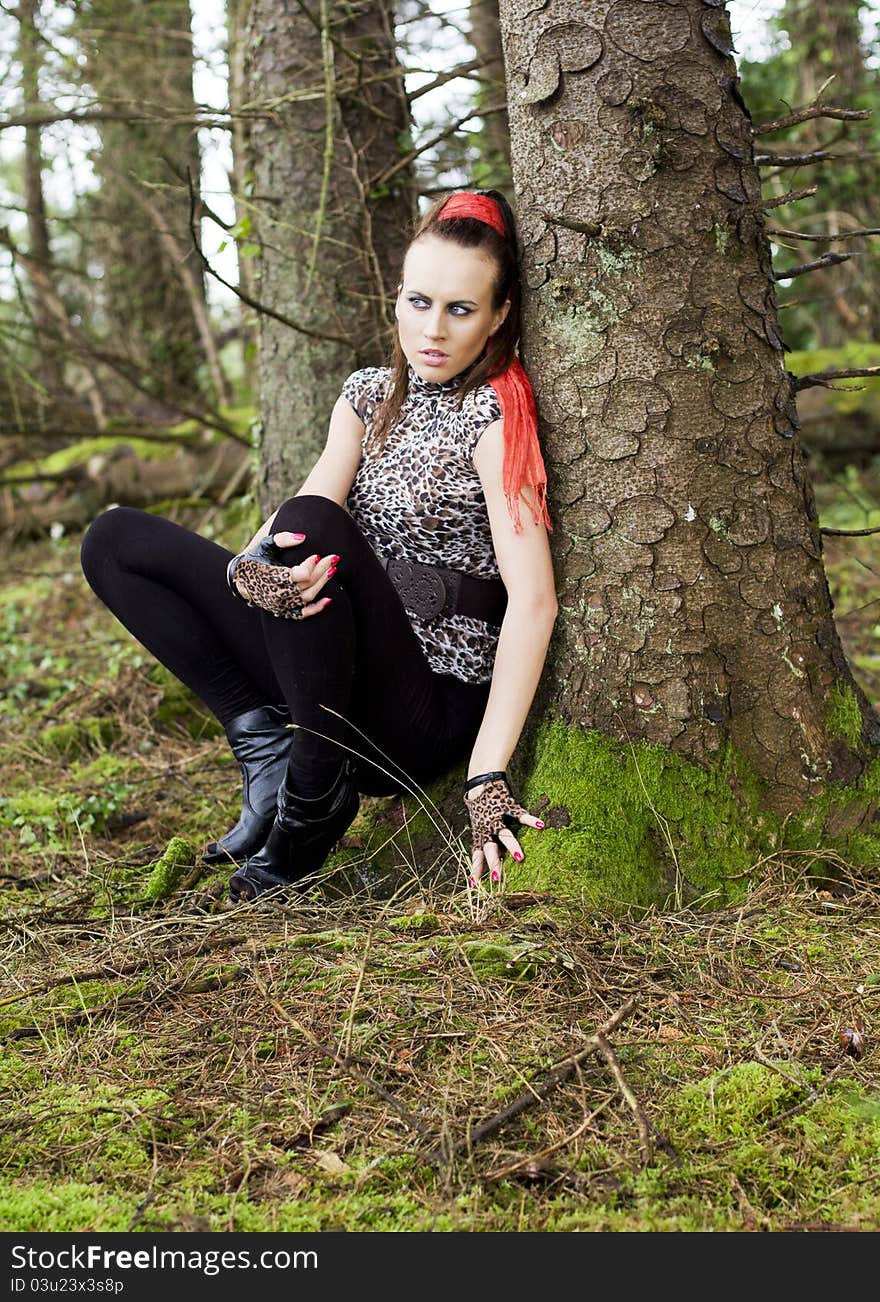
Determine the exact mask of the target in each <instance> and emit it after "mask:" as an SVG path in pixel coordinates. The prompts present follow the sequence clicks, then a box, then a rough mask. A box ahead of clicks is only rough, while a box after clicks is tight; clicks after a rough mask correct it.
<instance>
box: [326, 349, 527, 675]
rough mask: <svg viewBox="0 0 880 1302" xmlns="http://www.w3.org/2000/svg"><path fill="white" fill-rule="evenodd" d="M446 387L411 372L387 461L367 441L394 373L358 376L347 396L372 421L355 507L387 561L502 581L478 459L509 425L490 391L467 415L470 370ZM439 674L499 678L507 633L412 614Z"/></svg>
mask: <svg viewBox="0 0 880 1302" xmlns="http://www.w3.org/2000/svg"><path fill="white" fill-rule="evenodd" d="M469 369H470V368H467V369H466V370H464V371H461V372H459V374H458V375H454V376H453V377H452V378H451V379H449V380H443V381H440V382H436V381H430V380H423V379H422V377H421V376H420V375H417V374H416V372H415V371H414V370H413V368H412V366H409V365H408V368H407V370H408V379H409V387H408V392H407V397H406V401H405V403H404V405H403V407H402V409H401V412H400V417H399V419H398V421H397V424H396V425H395V427H394V428H393V429H392V431H391V433H390V434H389V435H388V439H387V442H386V444H385V447H384V448H383V449H382V451H381V452H378V453H377V452H375V451H373V452H369V451H368V450H367V446H366V444H367V439H368V437H369V434H370V430H371V418H372V414H373V411H374V409H375V407H376V406H377V405H378V403H380V402H381V400H382V399H383V398H384V396H385V393H386V391H387V389H388V384H389V380H390V376H391V368H390V367H389V366H367V367H364V368H363V369H362V370H359V371H353V372H352V374H351V375H349V376H348V378H347V379H346V380H345V382H344V384H343V386H342V393H343V396H344V397H346V398H347V399H348V401H349V402H350V403H351V405H352V407H354V409H355V411H356V412H357V414H358V416H360V418H361V420H362V421H363V422H364V426H365V429H364V436H363V438H362V440H361V448H362V449H363V456H362V459H361V463H360V466H359V467H358V471H357V474H356V475H355V477H354V482H353V484H352V486H351V491H350V492H349V495H348V499H347V501H346V507H347V509H348V511H349V513H350V515H351V516H352V518H353V520H354V521H355V523H356V524H357V525H358V528H359V529H360V530H361V532H362V533H363V534H364V536H365V537H366V539H367V542H368V543H369V544H370V546H371V548H372V549H373V551H374V552H375V553H376V555H377V556H379V557H380V558H381V559H384V558H385V557H391V556H393V557H400V558H402V559H404V560H407V561H417V562H419V563H420V564H422V565H446V566H448V567H449V568H450V569H453V570H461V571H462V572H463V573H465V574H471V575H474V576H475V577H477V578H481V579H495V578H498V577H499V572H498V562H497V561H496V559H495V551H494V548H493V545H492V532H491V529H490V527H489V513H488V510H487V508H486V499H485V497H484V495H483V486H482V484H481V483H480V476H479V475H478V473H477V470H476V467H475V466H474V463H473V455H474V450H475V449H476V446H477V443H478V442H479V440H480V435H481V434H482V433H483V432H484V431H485V429H486V428H487V426H489V425H491V423H492V422H493V421H495V420H499V419H500V417H501V407H500V404H499V402H498V399H497V397H496V395H495V390H494V389H493V388H492V386H491V385H490V384H483V385H481V386H480V387H479V388H478V389H475V390H473V392H472V393H469V394H468V395H467V396H466V398H465V399H464V401H463V403H462V405H461V409H460V410H459V409H458V407H457V391H458V389H459V388H461V386H462V384H463V383H464V381H465V379H466V378H467V374H468V370H469ZM407 617H408V618H409V621H410V623H411V624H412V627H413V630H414V632H415V634H416V637H417V638H418V640H419V642H420V643H421V646H422V649H423V650H424V652H425V656H426V657H427V660H428V664H429V665H430V667H431V669H433V670H434V672H435V673H440V674H452V675H454V676H455V677H456V678H459V679H461V680H462V681H464V682H466V683H485V682H488V681H489V679H490V678H491V677H492V667H493V664H494V660H495V650H496V647H497V645H498V630H497V628H496V627H494V626H493V625H491V624H486V623H484V622H483V620H479V619H472V618H471V617H470V616H467V615H446V616H443V617H442V619H438V620H434V621H431V622H425V621H423V620H422V619H420V618H419V617H418V616H417V615H414V614H412V613H410V612H409V611H407Z"/></svg>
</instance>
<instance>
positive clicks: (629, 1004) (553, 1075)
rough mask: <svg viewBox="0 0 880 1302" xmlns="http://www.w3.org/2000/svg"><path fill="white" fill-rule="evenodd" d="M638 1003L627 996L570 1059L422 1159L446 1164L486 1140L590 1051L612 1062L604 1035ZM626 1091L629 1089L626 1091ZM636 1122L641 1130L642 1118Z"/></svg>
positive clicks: (617, 1075)
mask: <svg viewBox="0 0 880 1302" xmlns="http://www.w3.org/2000/svg"><path fill="white" fill-rule="evenodd" d="M637 1003H638V995H632V996H631V998H629V999H627V1001H626V1003H625V1004H622V1005H621V1007H620V1008H618V1009H617V1011H616V1012H615V1013H613V1014H612V1015H611V1017H609V1018H608V1020H607V1021H606V1022H605V1023H604V1024H603V1025H602V1026H601V1027H600V1028H599V1030H598V1031H597V1032H596V1033H595V1035H591V1036H590V1038H589V1039H588V1041H587V1043H586V1045H585V1046H584V1048H583V1049H579V1050H578V1052H577V1053H576V1054H574V1055H573V1056H572V1057H571V1058H567V1059H566V1060H565V1061H564V1062H562V1063H560V1064H559V1066H557V1067H554V1068H553V1070H552V1071H551V1072H550V1073H549V1074H548V1075H547V1076H545V1078H544V1080H543V1081H542V1082H541V1084H540V1085H535V1086H529V1088H528V1089H525V1090H523V1092H522V1094H519V1095H517V1097H516V1098H515V1099H514V1100H513V1102H512V1103H510V1104H508V1106H507V1107H506V1108H502V1109H501V1111H500V1112H496V1113H495V1115H494V1116H492V1117H489V1118H488V1119H487V1120H486V1121H482V1122H480V1124H479V1125H478V1126H475V1127H474V1128H473V1130H470V1131H469V1132H468V1134H467V1136H466V1137H465V1138H464V1139H460V1140H458V1141H457V1142H456V1143H455V1144H453V1145H452V1146H451V1147H449V1148H447V1149H445V1150H443V1149H438V1148H436V1147H435V1148H433V1149H431V1150H430V1151H429V1152H426V1153H424V1157H425V1159H426V1160H427V1161H428V1162H430V1163H431V1164H432V1165H433V1166H446V1165H448V1163H449V1162H451V1161H452V1159H453V1158H454V1157H456V1156H457V1155H458V1154H459V1153H461V1152H464V1151H466V1150H467V1151H469V1150H470V1149H471V1148H473V1146H474V1145H475V1144H478V1143H479V1142H480V1140H482V1139H485V1138H486V1136H487V1135H492V1134H494V1133H495V1131H496V1130H500V1128H501V1127H502V1126H503V1125H504V1124H505V1123H506V1122H508V1121H510V1120H512V1118H513V1117H517V1116H519V1114H520V1113H521V1112H525V1110H526V1109H527V1108H530V1107H533V1106H534V1104H536V1103H543V1102H544V1100H545V1099H546V1098H547V1097H548V1096H549V1095H550V1094H552V1093H553V1091H554V1090H555V1089H557V1087H558V1086H559V1085H562V1084H563V1083H564V1082H565V1081H567V1080H568V1078H569V1077H570V1076H572V1075H573V1074H574V1072H575V1071H576V1070H577V1068H578V1066H579V1065H580V1063H582V1062H583V1061H584V1059H585V1058H588V1057H589V1056H590V1055H591V1054H593V1053H601V1054H602V1055H603V1057H605V1058H606V1061H608V1062H609V1066H610V1065H611V1063H610V1061H609V1059H608V1058H607V1056H606V1050H607V1051H609V1052H610V1045H608V1042H607V1040H606V1039H605V1037H606V1036H607V1035H609V1034H610V1033H611V1032H612V1031H613V1030H615V1028H616V1027H618V1026H619V1025H620V1023H621V1022H622V1021H623V1019H624V1018H625V1017H628V1016H629V1014H630V1013H631V1012H632V1010H633V1009H634V1008H635V1006H636V1004H637ZM612 1058H613V1054H612ZM614 1062H615V1064H616V1070H615V1068H614V1067H612V1072H613V1073H614V1076H615V1080H616V1081H617V1084H618V1086H619V1087H620V1088H621V1089H622V1092H623V1093H624V1097H625V1098H626V1100H627V1102H628V1103H630V1106H632V1103H631V1102H630V1099H631V1098H632V1099H633V1100H635V1096H634V1095H633V1094H632V1091H629V1087H628V1086H626V1083H625V1082H624V1081H623V1075H622V1073H621V1072H620V1066H619V1064H617V1060H616V1059H614ZM627 1091H629V1092H628V1093H627ZM636 1106H638V1104H636ZM637 1115H638V1114H637ZM641 1115H642V1117H643V1116H644V1114H641ZM646 1124H647V1123H646ZM639 1125H640V1129H641V1120H640V1122H639Z"/></svg>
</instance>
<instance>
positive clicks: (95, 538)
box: [79, 506, 144, 582]
mask: <svg viewBox="0 0 880 1302" xmlns="http://www.w3.org/2000/svg"><path fill="white" fill-rule="evenodd" d="M143 514H144V512H142V511H138V510H137V509H136V508H135V507H131V506H114V507H112V508H111V509H110V510H108V511H104V512H103V513H102V514H101V515H99V516H97V517H96V518H95V519H94V520H93V521H92V523H91V524H90V525H89V527H88V529H87V530H86V532H85V534H84V536H83V540H82V543H81V544H80V550H79V555H80V564H81V565H82V569H83V573H84V574H85V576H86V578H87V579H88V580H89V582H91V581H92V580H93V579H94V578H96V577H97V576H98V574H99V572H100V570H101V569H102V568H103V567H104V566H105V565H106V564H107V561H108V559H113V560H115V561H117V562H118V561H119V559H120V557H121V555H122V550H123V548H122V540H123V538H124V537H126V536H127V535H129V534H130V533H131V531H132V528H133V526H134V523H135V521H136V520H137V519H138V518H139V517H141V516H142V515H143Z"/></svg>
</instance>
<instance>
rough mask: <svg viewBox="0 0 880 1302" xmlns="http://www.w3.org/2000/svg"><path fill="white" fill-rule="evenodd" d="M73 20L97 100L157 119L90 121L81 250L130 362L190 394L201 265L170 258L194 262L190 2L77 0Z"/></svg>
mask: <svg viewBox="0 0 880 1302" xmlns="http://www.w3.org/2000/svg"><path fill="white" fill-rule="evenodd" d="M77 24H78V27H77V30H78V34H79V38H80V41H81V43H82V47H83V49H84V51H85V52H86V55H87V64H86V69H85V75H86V77H87V79H88V81H89V82H90V83H91V85H92V86H93V87H94V89H95V92H96V93H97V95H98V97H99V99H100V101H101V103H102V106H103V107H105V108H106V109H107V110H109V111H111V112H119V111H120V110H122V111H123V112H126V111H128V112H131V113H132V114H143V113H147V114H148V115H150V116H155V118H156V119H157V120H156V121H151V122H143V121H140V122H138V121H129V122H126V121H121V122H112V121H111V122H104V123H102V124H101V126H100V133H101V149H100V151H99V153H98V155H97V157H96V164H95V165H96V170H97V172H98V175H99V176H100V178H101V189H100V191H99V193H98V194H96V195H95V197H94V200H93V211H94V218H93V232H94V236H93V244H92V248H91V255H92V256H93V257H95V258H98V259H99V260H100V261H101V263H102V264H103V265H104V268H105V271H104V284H105V287H106V300H105V303H104V308H105V311H106V314H107V317H108V318H109V322H110V325H111V330H112V331H113V332H115V333H116V334H117V335H118V337H119V338H121V339H123V340H124V341H125V344H126V346H127V348H128V349H129V350H130V351H131V352H132V353H133V355H134V356H135V358H136V359H137V361H138V362H139V364H141V365H143V366H145V367H146V368H147V369H149V370H152V371H155V372H158V373H160V374H161V375H162V376H163V377H164V379H165V382H166V383H167V384H168V386H169V387H170V388H171V389H172V390H174V391H177V392H181V391H185V392H190V393H191V392H193V391H194V390H196V389H197V388H198V387H199V381H198V368H199V366H200V365H201V363H202V361H203V360H204V355H203V350H202V346H201V339H200V336H199V325H198V321H197V320H196V317H195V315H194V313H193V310H192V307H193V302H192V297H191V294H192V285H193V284H195V285H197V288H198V292H199V293H200V294H201V295H202V296H203V295H204V284H203V282H202V276H201V270H200V269H199V270H196V271H194V272H193V277H192V278H191V283H187V280H186V279H185V278H184V277H183V276H181V270H180V266H179V265H178V263H180V262H182V261H183V260H185V259H189V260H191V261H192V265H193V267H194V268H195V267H196V266H197V257H196V254H195V252H194V250H193V249H192V247H191V239H190V233H189V195H188V191H187V177H186V174H187V169H189V171H190V173H191V175H192V178H193V184H195V185H196V186H198V179H199V170H200V161H199V150H198V141H197V138H196V131H195V127H194V125H193V117H194V114H195V102H194V99H193V87H192V32H191V27H190V24H191V17H190V10H189V4H188V3H186V0H129V3H128V4H126V5H120V4H118V3H117V0H91V2H90V3H89V4H88V5H85V4H84V5H82V6H80V7H79V12H78V16H77ZM163 119H165V120H163ZM175 119H176V120H175ZM144 199H146V200H148V201H149V205H148V204H146V203H144V202H142V200H144ZM157 217H158V222H159V224H160V227H161V229H157V228H156V222H157ZM169 249H173V250H175V251H176V258H175V257H174V256H171V254H170V253H169Z"/></svg>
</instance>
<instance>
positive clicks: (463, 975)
mask: <svg viewBox="0 0 880 1302" xmlns="http://www.w3.org/2000/svg"><path fill="white" fill-rule="evenodd" d="M817 496H819V499H820V511H821V514H822V521H823V523H825V522H826V521H827V523H829V524H834V525H835V527H853V528H857V527H865V525H866V524H868V523H878V521H877V520H876V519H875V518H873V516H871V515H866V514H865V511H864V510H862V508H861V506H859V508H858V509H856V508H855V507H854V506H853V498H854V497H855V498H856V499H858V500H859V502H861V503H862V504H865V503H867V504H870V503H871V502H872V501H874V500H878V501H880V488H878V486H877V483H876V482H872V480H871V478H870V476H869V475H868V474H864V475H863V476H862V477H861V478H859V479H858V482H857V483H854V482H853V479H852V476H851V475H850V476H849V477H848V478H847V479H846V480H844V481H842V482H838V483H835V484H829V485H827V486H825V487H823V488H821V491H820V486H818V485H817ZM847 504H848V505H847ZM876 514H880V513H876ZM245 517H246V511H245V509H244V507H243V506H241V505H240V504H238V505H236V504H234V505H233V506H232V507H231V508H230V510H229V512H228V513H227V514H223V515H221V514H220V513H219V512H218V511H217V510H213V511H211V512H210V513H208V514H206V513H204V512H202V513H201V514H195V515H182V516H181V519H182V522H183V523H187V524H190V525H191V526H192V527H195V528H198V529H200V530H202V531H205V532H212V533H213V534H214V536H216V537H217V538H218V539H219V540H221V541H226V540H228V541H230V542H237V541H238V540H239V539H240V538H241V536H242V535H243V534H245V535H246V534H247V532H248V531H249V528H250V527H251V523H252V522H251V521H250V520H249V519H246V518H245ZM844 521H845V523H844ZM874 549H875V543H874V540H873V538H871V537H870V536H869V537H865V538H856V539H845V540H843V539H829V540H828V542H827V556H826V561H827V566H828V572H829V579H830V581H831V584H832V589H833V592H834V595H835V601H836V614H837V617H838V621H839V628H840V631H841V635H842V637H843V638H844V641H845V645H846V649H847V652H848V654H849V656H850V659H851V662H852V664H853V666H854V669H855V671H856V673H857V676H858V677H859V678H860V681H861V682H862V684H863V685H864V687H865V690H866V691H867V693H868V695H869V697H870V698H871V699H872V700H878V701H880V669H878V666H880V655H878V638H880V623H876V622H875V621H876V619H877V612H878V610H880V598H878V597H877V593H878V591H880V588H878V585H877V582H876V580H877V577H878V576H877V574H876V573H875V565H874V561H873V557H872V554H873V551H874ZM77 556H78V539H76V538H61V539H59V540H56V541H54V542H53V541H50V540H46V541H45V542H40V543H28V544H18V545H16V547H15V548H14V549H13V550H12V553H11V557H10V560H9V564H8V565H7V567H6V568H5V569H4V574H3V578H2V587H0V622H2V625H3V628H4V632H5V637H4V653H5V654H4V658H3V662H2V668H0V674H2V681H0V695H2V703H0V714H2V725H3V726H2V730H0V773H2V785H0V976H2V981H0V1036H2V1040H3V1053H2V1055H0V1076H2V1090H3V1096H4V1099H5V1106H4V1109H3V1116H2V1119H0V1232H8V1231H15V1232H19V1233H20V1232H32V1231H53V1232H58V1231H65V1232H71V1231H113V1230H135V1231H143V1232H151V1231H153V1232H155V1231H187V1230H202V1229H204V1230H212V1231H247V1232H268V1231H277V1230H298V1231H299V1230H338V1229H346V1230H356V1231H357V1230H361V1231H389V1232H393V1231H420V1230H432V1231H441V1232H444V1231H450V1232H451V1231H462V1230H464V1231H478V1232H488V1233H492V1232H503V1231H510V1230H515V1231H548V1232H567V1231H572V1230H577V1231H583V1232H590V1231H608V1230H611V1231H621V1232H632V1231H652V1232H687V1231H723V1232H736V1231H792V1230H795V1231H822V1230H833V1229H847V1230H865V1231H870V1230H876V1229H878V1228H880V1185H878V1181H877V1169H878V1156H880V1067H878V1062H880V1059H878V1054H877V1047H876V1023H877V1001H878V998H880V873H878V872H876V871H871V870H870V869H869V870H865V869H864V867H860V868H859V870H858V872H855V871H853V870H852V868H851V865H848V864H847V862H846V861H845V859H843V858H840V857H838V858H837V859H836V860H835V865H834V866H835V872H834V874H833V875H831V876H829V874H828V873H827V871H824V869H823V871H822V873H820V874H817V872H816V864H815V856H811V855H807V854H800V853H798V852H797V851H796V850H784V849H783V850H780V851H778V852H776V853H774V854H771V855H769V856H767V857H766V858H765V859H764V860H763V861H761V862H754V863H753V862H748V863H743V865H742V872H743V874H744V882H745V886H744V889H743V891H742V893H741V898H740V899H739V900H737V901H736V902H735V903H732V902H730V901H727V902H725V903H724V904H723V906H718V904H717V901H716V902H715V906H714V907H713V901H712V900H711V899H710V900H708V901H707V900H705V899H704V900H695V901H690V902H681V903H680V906H679V907H676V906H675V902H674V901H673V902H672V903H671V904H670V905H669V906H668V907H663V908H661V907H658V905H657V904H656V902H654V901H652V900H651V899H650V898H649V897H648V896H646V897H645V899H643V900H642V901H641V902H640V905H639V907H632V906H628V907H617V908H613V909H612V908H610V907H607V906H606V905H604V904H603V903H600V902H597V900H596V899H594V898H592V897H591V895H590V892H589V891H588V890H585V891H583V892H581V893H580V895H576V894H574V893H572V892H571V891H565V890H560V889H557V885H558V883H557V882H556V881H555V880H554V876H553V873H552V869H551V866H548V864H547V862H545V860H542V863H541V869H540V873H539V874H538V875H537V876H532V877H530V876H529V873H528V868H529V859H530V856H529V854H528V853H527V857H526V861H525V863H524V864H523V865H522V866H521V867H520V868H519V869H518V870H517V875H516V878H513V877H511V878H509V880H508V882H507V884H506V885H504V886H502V887H500V888H492V889H491V890H485V891H481V892H479V893H475V892H474V891H471V890H468V889H467V887H466V886H465V883H464V877H463V874H462V872H461V863H462V843H461V842H460V841H459V840H458V839H457V833H456V830H455V828H454V827H452V826H451V827H450V828H449V831H448V835H447V837H446V838H445V839H444V838H441V849H440V850H435V857H434V859H433V860H432V861H431V862H430V863H425V862H420V861H419V858H418V854H417V850H416V847H417V845H418V837H417V836H416V835H414V832H415V829H416V828H417V825H418V821H419V820H420V819H421V820H422V822H424V821H425V820H426V818H427V815H426V814H425V813H424V811H422V810H420V809H419V806H418V803H417V802H415V801H409V802H407V801H404V802H403V803H400V802H397V803H396V804H393V805H391V806H388V805H387V804H383V803H382V802H370V801H365V802H364V805H363V808H362V814H361V817H360V819H359V820H358V822H357V823H356V824H355V826H354V827H353V828H352V830H351V832H350V834H349V835H348V836H347V837H346V838H345V839H344V841H343V844H342V846H341V847H340V849H339V850H338V851H337V852H336V853H335V854H334V856H333V858H332V859H331V861H330V864H329V865H328V869H327V873H326V875H325V876H324V877H323V878H322V879H321V880H319V881H318V882H316V883H315V884H314V886H313V887H312V888H311V889H310V890H309V891H307V892H306V893H304V894H303V895H302V896H301V897H299V898H297V899H296V900H295V901H293V902H291V903H290V904H288V905H263V906H260V905H256V906H248V907H241V906H238V907H234V906H231V905H229V904H227V902H226V899H225V887H226V880H225V878H226V874H224V873H222V872H217V871H216V870H208V869H206V868H205V867H204V865H202V863H201V860H200V853H199V852H200V848H201V847H202V846H203V845H204V843H205V841H206V840H208V839H211V838H212V837H213V836H215V835H216V834H217V833H218V832H220V831H222V830H224V829H225V827H226V826H228V825H229V823H230V822H231V821H233V820H234V817H235V816H236V814H237V797H238V783H237V769H236V767H235V765H234V762H233V761H232V758H231V756H230V755H229V753H228V751H227V749H226V746H225V741H224V739H223V737H222V735H220V733H219V730H218V728H217V726H216V724H215V723H214V722H213V720H212V719H211V718H210V717H209V716H207V715H206V714H205V712H204V710H203V709H202V708H201V707H200V706H199V704H198V702H197V701H195V700H194V699H193V698H192V697H191V696H190V695H189V694H188V693H187V692H186V691H185V690H183V689H182V688H181V687H180V686H179V685H178V684H176V683H175V682H173V680H171V679H170V678H169V677H168V675H167V674H164V673H162V672H160V671H159V670H158V669H157V668H156V667H155V666H154V665H153V663H152V661H151V659H150V657H149V656H148V655H147V653H146V652H144V651H143V650H142V649H140V648H139V647H137V646H136V645H135V644H134V643H133V642H132V641H131V639H130V638H129V637H128V635H127V634H126V633H125V632H124V631H123V630H122V629H121V627H120V626H119V625H117V624H116V623H115V621H114V620H113V619H112V618H111V617H110V616H109V615H108V614H107V613H106V612H105V611H103V610H102V609H101V608H100V606H99V605H98V603H97V602H96V600H95V599H94V598H93V597H92V596H91V594H90V593H89V591H88V589H87V588H86V585H85V583H84V581H83V580H82V578H81V575H80V572H79V568H78V561H77ZM841 710H842V712H843V713H842V715H841V719H842V726H843V725H844V724H845V722H846V719H845V702H843V703H842V705H841ZM551 761H552V756H549V757H547V758H546V762H547V763H551ZM431 794H432V796H433V797H434V798H436V799H437V801H438V803H440V804H442V803H443V794H444V793H443V790H442V784H441V785H440V786H439V787H438V789H437V790H436V791H433V792H432V793H431ZM695 816H696V815H695ZM550 830H552V831H553V835H555V836H559V837H561V836H564V835H565V828H564V827H558V828H555V829H552V828H551V829H550ZM608 834H609V835H612V834H613V835H614V836H615V837H616V838H618V842H619V844H620V845H621V846H623V847H624V851H625V846H624V840H625V838H624V833H623V830H622V829H619V828H609V829H608ZM533 835H537V834H533ZM595 835H596V836H597V837H601V835H602V829H601V827H598V828H597V829H596V830H595ZM382 840H385V841H390V842H391V843H392V845H393V846H394V849H395V852H396V856H397V861H398V864H399V867H398V870H397V871H396V873H395V874H394V875H393V876H389V875H388V874H386V873H383V871H382V870H381V869H380V868H379V867H377V864H379V863H381V856H380V855H379V854H378V852H377V848H376V847H377V842H381V841H382ZM587 848H589V847H587ZM585 853H586V852H585ZM533 861H534V860H533ZM625 861H626V857H625V853H624V852H623V851H622V853H621V862H623V863H625ZM825 868H827V864H826V865H825ZM638 871H639V863H638V859H637V856H636V855H635V854H634V855H633V856H632V857H631V861H630V868H629V872H630V875H631V876H632V877H633V878H634V877H635V876H637V874H638ZM631 886H632V882H631V881H629V882H628V881H624V882H623V885H622V886H621V893H624V887H625V888H626V891H630V889H631ZM603 1028H604V1030H603Z"/></svg>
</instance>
